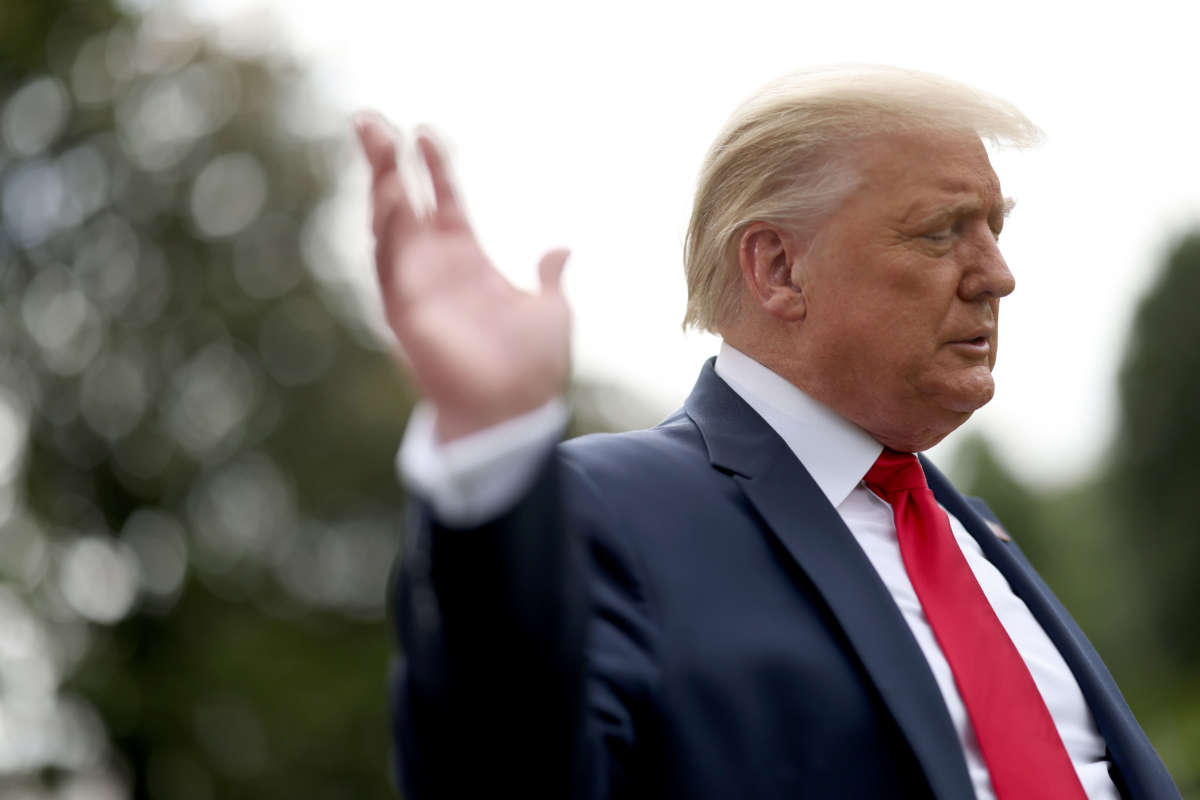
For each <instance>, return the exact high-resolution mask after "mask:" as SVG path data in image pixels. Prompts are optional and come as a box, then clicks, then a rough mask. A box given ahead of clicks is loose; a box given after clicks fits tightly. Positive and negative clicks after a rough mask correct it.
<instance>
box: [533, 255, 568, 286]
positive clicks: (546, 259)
mask: <svg viewBox="0 0 1200 800" xmlns="http://www.w3.org/2000/svg"><path fill="white" fill-rule="evenodd" d="M570 254H571V251H570V250H568V249H567V248H565V247H558V248H555V249H554V250H551V251H550V252H548V253H546V255H544V256H542V260H541V261H540V262H539V263H538V278H540V279H541V282H542V294H546V293H548V292H561V291H562V274H563V268H564V267H565V266H566V265H567V256H569V255H570Z"/></svg>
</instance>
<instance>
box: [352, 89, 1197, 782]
mask: <svg viewBox="0 0 1200 800" xmlns="http://www.w3.org/2000/svg"><path fill="white" fill-rule="evenodd" d="M359 133H360V136H361V138H362V141H363V146H364V149H365V151H366V153H367V156H368V158H369V160H370V162H371V165H372V170H373V185H372V200H373V206H374V214H373V217H374V231H375V235H376V240H377V253H376V260H377V266H378V269H379V279H380V284H381V289H382V293H383V298H384V302H385V310H386V313H387V319H388V322H389V324H390V325H391V327H392V329H393V330H394V331H395V333H396V336H397V339H398V341H399V343H400V345H401V347H402V349H403V352H404V355H405V357H406V359H407V361H408V363H409V365H410V368H411V371H412V375H413V378H414V379H415V380H416V382H417V384H418V386H419V388H420V389H421V391H422V393H423V394H424V396H425V398H426V403H425V405H424V406H423V407H422V408H421V409H419V410H418V412H416V413H415V414H414V419H413V421H412V423H411V425H410V431H409V434H408V435H407V436H406V441H405V444H404V447H403V448H402V452H401V466H402V469H403V471H404V473H405V476H406V479H407V480H408V481H409V482H410V483H411V485H412V486H413V487H414V490H415V492H416V493H417V495H418V496H420V497H421V498H422V499H423V500H424V501H425V503H424V504H423V511H422V512H421V513H420V514H419V515H418V517H419V518H418V519H417V520H416V521H415V524H414V526H413V529H412V530H411V531H410V535H409V540H408V542H407V544H406V554H405V559H404V561H403V563H402V565H401V567H402V570H401V571H402V574H401V576H400V579H399V582H398V597H397V620H398V625H399V630H400V636H401V640H402V646H403V651H404V658H405V661H404V664H403V666H402V667H401V669H400V670H399V674H398V677H397V681H396V699H397V709H396V723H397V726H396V735H397V740H398V751H399V759H398V760H399V768H400V775H401V780H402V785H403V787H404V789H405V791H406V794H407V795H408V796H410V797H417V798H420V797H469V796H479V795H482V794H484V793H501V792H503V793H505V794H510V793H511V794H515V795H516V796H521V797H588V798H607V797H680V798H732V797H738V798H741V797H748V798H775V797H781V798H782V797H789V798H790V797H801V796H808V797H820V798H827V797H828V798H833V797H837V798H842V797H856V798H857V797H862V798H876V797H936V798H946V799H949V798H955V799H957V798H965V797H978V798H991V797H999V798H1001V799H1002V800H1016V799H1017V798H1020V799H1021V800H1026V799H1027V798H1082V797H1090V798H1115V797H1120V796H1124V797H1129V798H1166V797H1178V792H1177V790H1176V789H1175V787H1174V786H1173V784H1172V782H1171V779H1170V777H1169V776H1168V775H1167V773H1166V771H1165V769H1164V768H1163V766H1162V764H1161V762H1160V761H1159V760H1158V758H1157V756H1156V755H1155V753H1154V751H1153V748H1152V747H1151V746H1150V744H1149V742H1148V741H1147V740H1146V738H1145V736H1144V734H1143V733H1142V732H1141V730H1140V729H1139V727H1138V725H1137V723H1136V721H1135V720H1134V719H1133V716H1132V714H1131V713H1130V712H1129V709H1128V708H1127V707H1126V705H1125V703H1124V701H1123V700H1122V698H1121V696H1120V693H1119V692H1118V690H1117V688H1116V686H1115V685H1114V684H1113V682H1112V679H1111V677H1110V676H1109V674H1108V672H1107V671H1106V670H1105V668H1104V666H1103V665H1102V664H1101V663H1100V659H1099V657H1098V656H1097V655H1096V653H1095V651H1094V650H1093V649H1092V648H1091V646H1090V645H1089V644H1088V643H1087V642H1086V640H1085V639H1084V637H1083V635H1082V633H1081V632H1080V631H1079V629H1078V628H1077V627H1076V626H1075V624H1074V623H1073V622H1072V621H1071V619H1070V617H1069V616H1068V615H1067V613H1066V611H1065V610H1064V609H1063V608H1062V607H1061V605H1059V604H1058V602H1057V601H1056V600H1055V599H1054V597H1053V595H1052V594H1051V593H1050V591H1049V590H1048V589H1047V588H1046V587H1045V585H1044V584H1043V583H1042V582H1041V581H1040V579H1039V578H1038V577H1037V575H1036V574H1035V573H1034V572H1033V570H1032V568H1031V567H1030V566H1029V564H1028V563H1027V562H1026V561H1025V560H1024V558H1023V556H1022V555H1021V554H1020V552H1019V551H1018V550H1017V548H1016V545H1015V544H1013V543H1012V542H1011V541H1010V540H1009V538H1008V536H1007V535H1006V534H1003V533H1002V531H1000V529H999V527H998V526H997V525H996V524H995V521H994V519H992V518H991V515H990V512H988V511H987V510H986V508H985V507H983V506H982V505H981V504H975V503H973V502H969V501H968V500H966V499H965V498H963V497H962V496H961V495H959V494H958V493H957V492H956V491H955V490H954V489H953V487H952V486H950V485H949V483H948V482H947V481H946V479H945V478H944V477H942V476H941V475H940V473H938V472H937V470H936V469H934V468H933V466H932V465H930V464H929V463H928V462H926V461H923V460H922V461H920V462H919V461H918V460H917V459H916V458H915V457H914V456H913V455H911V454H912V453H915V452H919V451H921V450H924V449H926V448H928V447H930V446H932V445H933V444H935V443H937V442H938V441H940V440H941V439H942V438H943V437H945V436H946V435H947V434H948V433H950V432H951V431H952V430H954V429H955V428H956V427H958V426H959V425H961V424H962V423H963V422H964V421H965V420H966V419H967V418H968V417H969V416H970V415H971V413H972V412H973V411H974V410H975V409H976V408H978V407H980V406H982V405H983V404H984V403H986V402H987V401H988V400H989V399H990V398H991V396H992V392H993V383H992V377H991V369H992V366H993V364H994V363H995V358H996V344H997V319H998V311H999V301H1000V299H1001V298H1002V297H1004V296H1005V295H1007V294H1008V293H1009V292H1011V291H1012V290H1013V286H1014V282H1013V277H1012V275H1011V273H1010V272H1009V270H1008V267H1007V266H1006V264H1005V262H1004V259H1003V258H1002V256H1001V255H1000V251H999V249H998V246H997V237H998V236H999V234H1000V230H1001V228H1002V227H1003V224H1004V217H1005V214H1006V212H1007V210H1008V208H1009V205H1010V204H1009V201H1007V200H1006V199H1005V198H1004V196H1003V195H1002V193H1001V191H1000V185H999V181H998V179H997V178H996V175H995V173H994V172H993V170H992V168H991V166H990V164H989V162H988V157H987V153H986V151H985V150H984V147H983V145H982V143H981V138H988V139H992V140H997V141H1009V142H1014V143H1016V144H1024V143H1028V142H1029V141H1030V140H1032V139H1033V138H1034V137H1035V135H1036V133H1037V131H1036V129H1035V128H1034V127H1033V125H1032V124H1031V123H1029V121H1028V120H1026V119H1025V118H1024V117H1023V116H1021V115H1020V114H1019V112H1017V111H1016V110H1015V109H1014V108H1012V107H1011V106H1010V105H1008V104H1007V103H1004V102H1003V101H1000V100H998V99H996V98H993V97H990V96H988V95H984V94H981V93H979V92H975V91H973V90H970V89H968V88H966V87H963V86H961V85H958V84H955V83H952V82H950V81H945V80H943V79H940V78H936V77H933V76H928V75H924V74H920V73H912V72H907V71H902V70H894V69H883V68H872V69H852V70H847V69H832V70H819V71H814V72H809V73H804V74H800V75H795V76H791V77H789V78H786V79H784V80H782V81H780V82H778V83H776V84H773V85H771V86H769V87H767V88H766V89H764V90H763V91H761V92H760V93H759V94H757V95H756V96H755V97H754V98H752V99H751V100H750V101H748V102H747V103H746V104H744V105H743V106H742V107H741V108H739V109H738V110H737V111H736V112H735V114H734V115H733V117H732V119H731V120H730V122H729V123H728V125H727V126H726V128H725V130H724V131H723V132H722V133H721V134H720V135H719V136H718V138H717V140H716V142H715V143H714V145H713V147H712V150H711V151H710V153H709V156H708V158H707V160H706V162H705V165H704V169H703V171H702V174H701V179H700V184H699V187H698V190H697V196H696V202H695V208H694V211H693V217H692V223H691V227H690V230H689V236H688V244H687V256H686V261H687V263H686V267H687V276H688V289H689V303H688V312H687V322H689V323H691V324H695V325H698V326H700V327H703V328H707V329H709V330H713V331H715V332H718V333H720V334H721V335H722V336H723V338H724V342H725V343H724V345H723V347H722V350H721V353H720V355H719V356H718V357H717V359H716V360H715V363H714V362H710V363H709V364H708V365H706V366H705V368H704V370H703V372H702V374H701V376H700V379H699V381H698V382H697V384H696V388H695V389H694V390H693V392H692V394H691V396H690V397H689V398H688V399H687V401H686V403H685V404H684V406H683V408H682V409H680V411H678V412H676V413H675V414H674V415H672V416H671V417H669V418H668V419H667V420H666V421H664V422H663V423H662V424H660V425H659V426H658V427H656V428H654V429H653V430H650V431H640V432H635V433H630V434H622V435H617V436H600V437H586V438H584V439H582V440H576V441H574V442H568V443H566V444H564V445H562V446H559V447H557V448H555V447H554V444H553V442H554V440H555V439H556V438H557V436H558V435H559V433H560V431H561V427H562V424H563V418H564V415H565V411H564V409H563V406H562V401H561V400H560V399H558V398H559V396H560V395H561V392H562V390H563V386H564V383H565V381H566V379H567V371H568V355H567V354H568V310H567V306H566V302H565V300H564V298H563V295H562V291H561V287H560V275H561V271H562V267H563V263H564V261H565V257H566V254H565V252H563V251H554V252H551V253H550V254H548V255H547V256H546V257H545V258H544V259H543V261H542V264H541V290H540V292H539V293H537V294H525V293H521V292H518V291H516V290H514V289H513V288H512V287H511V286H510V285H509V284H508V283H507V282H506V281H504V280H503V279H502V278H501V277H500V276H499V275H498V274H497V273H496V272H495V270H494V269H493V268H492V267H491V266H490V265H489V264H488V262H487V259H486V257H485V256H484V255H483V253H482V252H481V250H480V248H479V246H478V244H477V242H476V241H475V240H474V237H473V236H472V234H471V231H470V228H469V226H468V225H467V222H466V220H465V219H464V217H463V214H462V211H461V208H460V206H459V202H458V199H457V197H456V194H455V189H454V187H453V186H452V185H451V183H450V181H449V179H448V178H447V174H446V168H445V166H444V164H443V163H442V158H441V156H440V154H439V152H438V150H437V148H436V146H435V145H434V143H433V142H432V140H431V139H430V138H429V137H427V136H421V137H419V138H418V146H419V148H420V150H421V153H422V155H423V158H424V163H425V165H426V168H427V169H428V172H429V178H430V181H431V183H432V187H433V194H434V205H433V207H432V208H431V209H429V210H428V212H421V211H418V210H416V209H414V208H413V206H412V205H411V203H410V202H409V201H408V199H407V196H406V194H405V191H404V188H403V184H402V181H401V177H400V176H399V175H398V174H397V170H396V160H395V150H394V146H393V144H392V142H391V140H390V137H389V136H388V135H387V133H386V131H385V129H384V128H383V127H382V126H381V125H380V123H379V122H378V121H375V120H372V119H364V120H362V121H361V122H360V125H359ZM927 484H928V488H926V485H927ZM929 489H932V494H931V493H930V491H929Z"/></svg>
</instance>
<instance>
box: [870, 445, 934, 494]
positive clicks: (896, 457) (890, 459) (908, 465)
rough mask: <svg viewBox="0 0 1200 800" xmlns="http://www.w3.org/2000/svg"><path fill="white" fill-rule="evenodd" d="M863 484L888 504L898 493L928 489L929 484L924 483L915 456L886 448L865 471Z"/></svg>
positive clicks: (919, 464)
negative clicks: (881, 496)
mask: <svg viewBox="0 0 1200 800" xmlns="http://www.w3.org/2000/svg"><path fill="white" fill-rule="evenodd" d="M863 482H864V483H866V484H867V486H868V487H869V488H870V489H872V490H874V491H875V492H878V493H879V494H881V495H883V496H884V498H886V499H887V500H888V502H891V498H892V497H894V496H895V495H896V494H898V493H899V492H908V491H912V490H913V489H927V488H929V484H927V483H926V482H925V473H924V472H923V471H922V470H921V463H920V462H919V461H917V457H916V456H915V455H913V454H912V453H899V452H897V451H895V450H891V449H888V448H886V447H885V448H884V449H883V452H882V453H880V454H879V458H877V459H876V460H875V463H874V464H873V465H871V468H870V469H869V470H867V474H866V476H865V477H864V478H863Z"/></svg>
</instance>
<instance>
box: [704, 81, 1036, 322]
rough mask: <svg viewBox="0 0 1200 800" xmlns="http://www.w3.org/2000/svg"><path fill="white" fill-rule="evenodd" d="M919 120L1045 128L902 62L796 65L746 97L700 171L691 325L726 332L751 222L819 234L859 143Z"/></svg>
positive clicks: (1009, 137) (1008, 138)
mask: <svg viewBox="0 0 1200 800" xmlns="http://www.w3.org/2000/svg"><path fill="white" fill-rule="evenodd" d="M922 130H962V131H967V132H972V133H974V134H975V135H977V136H979V137H980V138H981V139H986V140H988V141H990V142H992V143H993V144H1001V143H1004V144H1012V145H1016V146H1027V145H1030V144H1033V143H1034V142H1035V141H1037V139H1038V138H1039V137H1040V136H1041V131H1039V130H1038V128H1037V127H1036V126H1035V125H1034V124H1033V123H1032V122H1030V121H1029V119H1027V118H1026V117H1025V116H1024V115H1023V114H1022V113H1021V112H1020V111H1018V110H1017V109H1016V107H1014V106H1013V105H1012V104H1010V103H1008V102H1006V101H1004V100H1001V99H1000V98H998V97H995V96H994V95H991V94H987V93H986V92H982V91H979V90H977V89H973V88H971V87H969V86H965V85H963V84H961V83H957V82H955V81H951V80H948V79H946V78H941V77H939V76H937V75H931V74H928V73H924V72H916V71H913V70H907V69H899V68H896V67H881V66H838V67H824V68H820V69H814V70H805V71H801V72H796V73H792V74H790V75H786V76H784V77H782V78H780V79H778V80H776V81H773V82H771V83H769V84H767V85H766V86H764V87H763V88H762V89H760V90H759V91H758V92H756V93H755V94H754V95H753V96H751V97H750V98H749V99H748V100H746V101H745V102H744V103H742V105H740V106H739V107H738V108H737V109H736V110H735V111H734V112H733V114H732V116H730V118H729V121H728V122H726V124H725V127H724V128H723V129H722V130H721V132H720V134H718V136H717V138H716V140H714V142H713V144H712V146H711V147H710V148H709V151H708V155H707V156H706V157H705V159H704V164H703V166H702V168H701V170H700V179H699V181H698V184H697V187H696V198H695V201H694V204H693V206H692V218H691V222H690V223H689V225H688V232H687V239H686V242H685V244H684V270H685V272H686V274H687V286H688V303H687V313H686V315H685V316H684V320H683V326H684V328H687V327H689V326H695V327H697V328H700V329H703V330H709V331H713V332H718V331H719V330H720V329H721V327H722V326H724V325H726V324H728V323H729V322H731V321H732V320H734V319H736V318H737V315H738V313H739V309H740V301H741V271H740V269H739V267H738V261H737V249H738V241H739V239H740V237H741V233H742V231H743V230H744V228H745V227H746V226H747V225H749V224H750V223H751V222H755V221H763V222H770V223H773V224H776V225H779V226H780V227H782V228H784V229H785V230H790V231H792V232H794V233H796V234H798V235H807V234H809V233H812V232H813V231H815V229H816V228H817V227H818V226H819V225H820V223H821V222H822V221H824V219H825V218H826V217H827V216H828V215H829V214H830V213H831V212H832V211H833V210H834V209H835V208H836V207H837V205H838V204H839V203H840V202H841V201H842V200H843V199H845V197H846V196H847V195H848V194H849V193H850V192H851V191H852V190H853V189H854V187H855V185H856V184H857V182H858V176H857V174H856V173H855V171H854V167H853V163H852V162H853V148H852V147H851V145H853V144H854V143H856V142H861V141H862V140H864V139H866V138H868V137H872V136H877V135H881V134H886V133H898V132H912V131H922Z"/></svg>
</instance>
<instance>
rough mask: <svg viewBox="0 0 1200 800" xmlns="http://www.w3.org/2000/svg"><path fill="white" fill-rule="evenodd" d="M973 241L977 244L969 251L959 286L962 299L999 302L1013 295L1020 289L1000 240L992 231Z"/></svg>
mask: <svg viewBox="0 0 1200 800" xmlns="http://www.w3.org/2000/svg"><path fill="white" fill-rule="evenodd" d="M973 238H975V239H976V241H977V244H976V245H975V247H972V248H969V255H968V258H967V261H966V263H965V264H964V265H963V276H962V280H961V281H960V282H959V285H958V295H959V297H960V298H962V299H963V300H966V301H973V300H980V299H984V298H997V299H998V298H1001V297H1005V296H1006V295H1009V294H1012V290H1013V289H1015V288H1016V287H1017V280H1016V278H1014V277H1013V274H1012V272H1010V271H1009V269H1008V264H1007V263H1006V262H1005V261H1004V256H1003V255H1001V253H1000V245H999V244H998V243H997V242H996V237H995V236H993V235H992V232H991V231H990V230H988V231H986V232H984V233H982V234H981V235H978V236H976V237H973Z"/></svg>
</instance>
